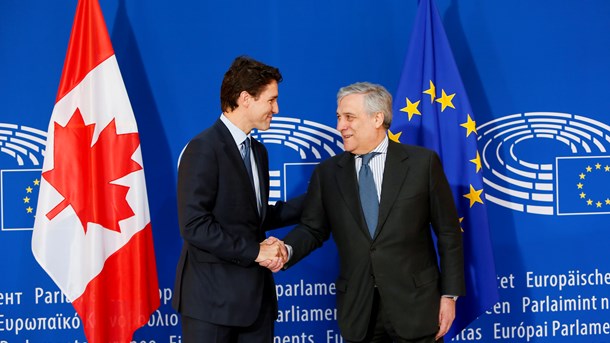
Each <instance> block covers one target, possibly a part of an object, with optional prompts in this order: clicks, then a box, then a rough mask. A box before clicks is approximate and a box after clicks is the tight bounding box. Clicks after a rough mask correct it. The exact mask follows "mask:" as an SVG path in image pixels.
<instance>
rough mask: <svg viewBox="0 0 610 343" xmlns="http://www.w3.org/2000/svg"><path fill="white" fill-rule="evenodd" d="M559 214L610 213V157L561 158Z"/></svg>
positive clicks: (557, 178)
mask: <svg viewBox="0 0 610 343" xmlns="http://www.w3.org/2000/svg"><path fill="white" fill-rule="evenodd" d="M556 170H557V177H556V180H557V214H558V215H562V214H607V213H610V182H609V181H610V157H608V156H574V157H559V158H557V168H556Z"/></svg>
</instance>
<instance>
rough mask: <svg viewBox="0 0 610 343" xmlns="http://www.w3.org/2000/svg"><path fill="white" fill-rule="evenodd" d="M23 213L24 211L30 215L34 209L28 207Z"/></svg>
mask: <svg viewBox="0 0 610 343" xmlns="http://www.w3.org/2000/svg"><path fill="white" fill-rule="evenodd" d="M25 211H26V212H27V213H32V212H33V211H34V209H33V208H31V207H28V208H26V209H25Z"/></svg>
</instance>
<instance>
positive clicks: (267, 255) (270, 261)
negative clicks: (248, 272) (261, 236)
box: [255, 237, 288, 273]
mask: <svg viewBox="0 0 610 343" xmlns="http://www.w3.org/2000/svg"><path fill="white" fill-rule="evenodd" d="M255 261H256V262H258V264H259V265H260V266H261V267H265V268H269V270H271V271H272V272H274V273H275V272H277V271H279V270H280V269H282V268H283V267H284V264H285V263H286V262H288V250H287V249H286V245H284V242H282V241H280V240H279V239H277V238H275V237H269V238H267V239H265V240H264V241H262V242H261V243H260V251H259V253H258V257H257V258H256V260H255Z"/></svg>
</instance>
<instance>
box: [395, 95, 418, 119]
mask: <svg viewBox="0 0 610 343" xmlns="http://www.w3.org/2000/svg"><path fill="white" fill-rule="evenodd" d="M406 99H407V106H406V107H403V108H401V109H400V111H401V112H407V113H408V114H409V121H411V118H413V115H415V114H419V115H421V113H420V112H419V110H418V109H417V106H419V102H420V101H421V100H417V101H416V102H411V100H409V98H406Z"/></svg>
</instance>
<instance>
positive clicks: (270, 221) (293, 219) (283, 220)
mask: <svg viewBox="0 0 610 343" xmlns="http://www.w3.org/2000/svg"><path fill="white" fill-rule="evenodd" d="M304 202H305V194H302V195H299V196H297V197H294V198H292V199H289V200H288V201H278V202H277V203H275V204H274V205H269V207H267V211H268V212H267V216H266V217H265V223H264V224H263V227H264V228H265V231H268V230H273V229H277V228H281V227H284V226H288V225H294V224H296V223H298V222H299V219H300V218H301V214H302V213H303V204H304Z"/></svg>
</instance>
